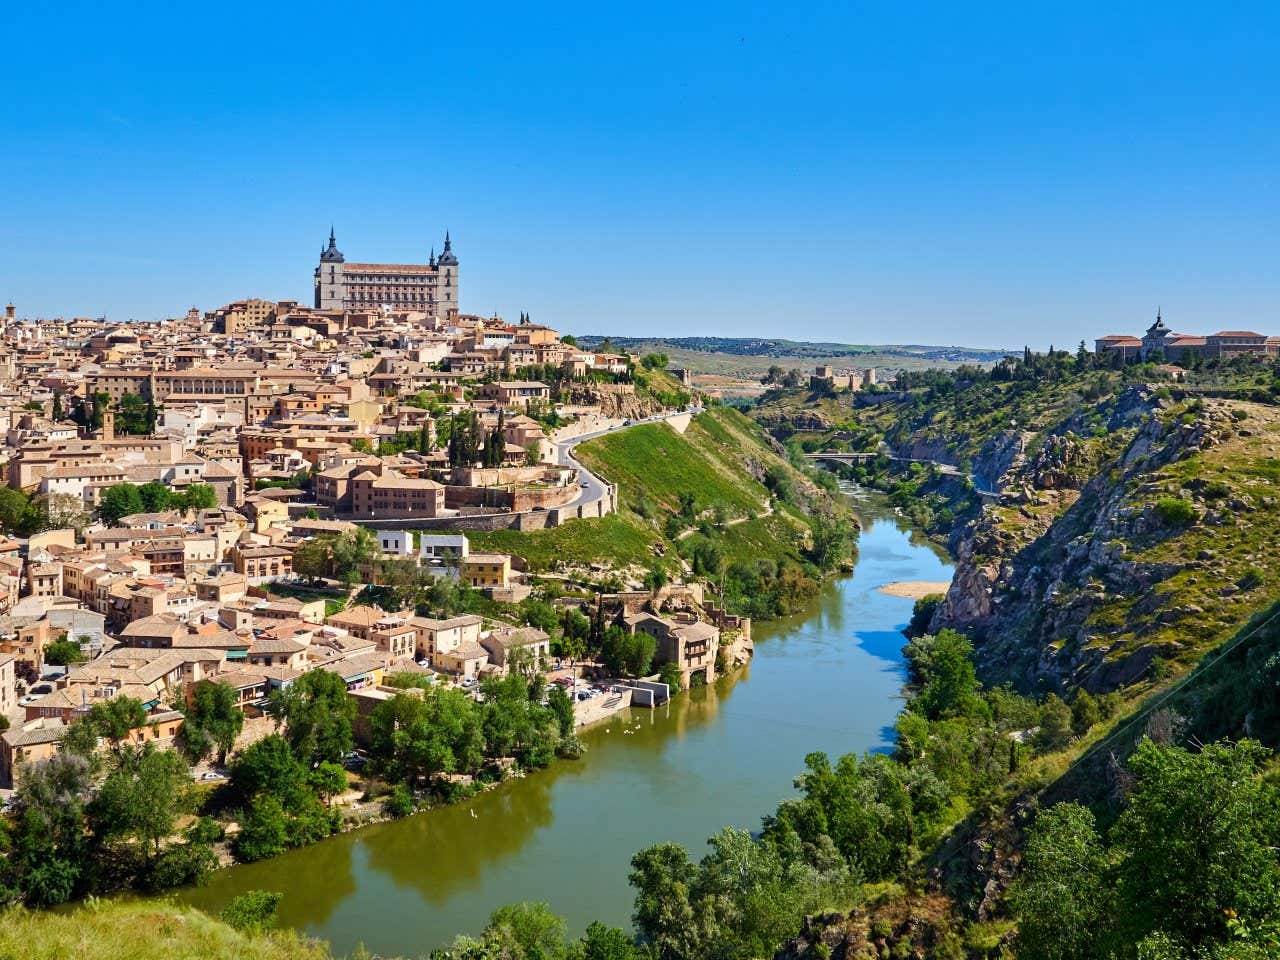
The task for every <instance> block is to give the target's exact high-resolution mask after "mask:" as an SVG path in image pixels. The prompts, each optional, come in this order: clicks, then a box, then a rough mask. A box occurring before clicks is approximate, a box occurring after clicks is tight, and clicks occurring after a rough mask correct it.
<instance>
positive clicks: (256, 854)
mask: <svg viewBox="0 0 1280 960" xmlns="http://www.w3.org/2000/svg"><path fill="white" fill-rule="evenodd" d="M288 844H289V835H288V824H287V821H286V818H285V813H284V807H283V806H282V805H281V803H280V800H279V799H278V798H276V797H274V796H272V795H271V794H264V795H262V796H260V797H256V798H255V799H254V800H253V801H252V803H250V804H249V808H248V809H247V810H246V811H245V814H244V816H243V817H242V818H241V820H240V832H239V833H238V834H236V839H235V852H236V856H237V857H238V858H239V859H240V860H243V861H245V862H246V863H248V862H252V861H254V860H265V859H266V858H267V857H274V856H278V855H279V854H281V853H284V851H285V849H286V848H287V847H288Z"/></svg>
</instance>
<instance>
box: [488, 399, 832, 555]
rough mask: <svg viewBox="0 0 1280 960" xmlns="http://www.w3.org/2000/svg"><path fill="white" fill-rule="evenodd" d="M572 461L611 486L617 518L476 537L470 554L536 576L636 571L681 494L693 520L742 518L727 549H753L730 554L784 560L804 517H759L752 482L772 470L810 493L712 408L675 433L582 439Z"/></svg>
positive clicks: (654, 429) (653, 427) (764, 505)
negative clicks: (575, 567) (508, 557)
mask: <svg viewBox="0 0 1280 960" xmlns="http://www.w3.org/2000/svg"><path fill="white" fill-rule="evenodd" d="M576 452H577V455H578V457H579V459H580V460H581V461H582V463H584V464H585V465H586V466H588V467H590V468H591V469H592V470H593V471H594V472H596V473H597V474H599V475H600V476H601V477H603V478H605V479H606V480H608V481H610V482H612V483H616V484H618V487H619V507H620V509H619V512H618V513H617V514H616V515H614V516H611V517H606V518H603V519H601V520H577V521H574V522H572V523H568V524H565V525H564V526H562V527H557V528H554V529H551V530H540V531H530V532H523V533H522V532H519V531H512V530H504V531H499V532H496V533H484V534H475V535H472V543H473V546H474V547H475V549H478V550H481V549H484V550H489V549H492V550H503V551H506V552H511V553H516V554H519V555H521V556H523V557H525V558H526V559H527V560H528V561H529V563H530V566H531V567H532V568H533V569H534V570H535V571H544V570H548V569H551V568H552V567H553V566H554V564H555V563H556V561H563V562H565V563H568V564H583V565H585V564H591V563H601V564H608V565H611V566H614V567H620V568H622V567H641V568H643V567H644V566H646V565H647V564H649V563H650V562H653V558H654V557H655V556H656V553H655V547H656V546H657V545H660V544H663V543H664V536H663V527H664V525H665V522H666V520H667V518H668V517H670V516H673V515H675V514H676V512H677V511H678V510H679V508H680V494H681V492H682V491H690V492H692V493H693V494H694V497H695V499H696V503H697V508H698V509H699V510H701V511H714V510H715V508H717V507H719V508H722V511H723V515H724V517H725V518H726V519H729V520H735V519H743V518H748V519H747V522H744V523H738V524H734V525H731V526H726V527H725V528H724V533H725V538H726V542H727V543H729V544H734V545H736V544H746V543H748V542H751V543H752V544H753V546H752V547H745V546H744V547H742V548H741V549H739V548H737V547H734V553H735V554H736V553H741V554H743V555H746V554H748V553H749V551H750V549H761V550H764V551H765V552H766V553H769V554H785V555H791V554H792V553H794V551H795V544H796V543H797V541H798V540H799V538H800V537H801V536H803V534H804V521H803V518H802V517H801V516H800V514H798V513H796V512H793V511H790V510H788V511H786V513H785V515H783V514H782V513H781V512H780V513H779V514H775V515H774V516H768V517H762V516H761V515H762V514H764V513H765V512H766V510H768V509H769V503H770V497H769V491H768V490H766V489H765V487H764V485H763V484H762V483H760V482H759V481H758V480H756V479H755V477H754V476H753V473H755V474H760V473H762V472H763V470H764V469H766V468H769V467H774V468H776V469H780V470H783V471H785V472H786V473H787V474H788V475H789V476H791V477H792V480H793V483H795V484H796V485H797V486H799V487H809V486H811V484H810V483H809V481H808V480H806V479H805V478H804V477H803V476H802V475H800V474H799V473H798V472H797V471H795V470H794V469H793V468H792V467H791V465H790V464H789V463H788V462H787V461H786V460H785V459H784V458H783V457H781V456H779V455H778V454H777V453H776V452H775V451H774V450H773V449H772V448H771V447H770V446H769V445H768V443H767V441H766V440H765V439H764V437H763V436H762V431H761V430H760V428H759V427H758V426H757V425H756V424H754V423H752V422H751V421H750V420H748V419H747V418H746V417H744V416H742V414H740V413H738V412H737V411H736V410H732V409H730V408H727V407H716V408H713V409H711V410H708V411H706V412H705V413H701V414H699V415H697V416H696V417H695V418H694V419H693V422H692V423H691V424H690V426H689V428H688V430H686V431H685V433H683V434H680V433H678V432H677V431H676V430H674V429H673V428H672V427H670V426H668V425H667V424H665V423H652V424H642V425H640V426H636V427H631V428H629V429H626V430H621V431H618V432H617V433H614V434H610V435H608V436H604V437H600V438H598V439H595V440H589V441H587V442H586V443H583V444H581V445H580V446H579V447H577V448H576ZM642 514H643V515H642ZM749 518H759V519H749ZM667 546H669V544H668V545H667ZM658 549H663V551H664V553H665V559H664V560H662V561H661V563H662V564H663V565H666V566H671V565H672V564H673V563H674V560H673V557H674V552H673V551H671V550H669V549H665V548H664V547H658ZM758 555H759V554H757V556H758Z"/></svg>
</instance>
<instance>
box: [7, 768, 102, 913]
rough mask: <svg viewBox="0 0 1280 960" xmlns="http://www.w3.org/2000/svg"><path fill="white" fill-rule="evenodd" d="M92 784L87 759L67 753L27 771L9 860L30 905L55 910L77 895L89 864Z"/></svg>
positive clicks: (24, 770)
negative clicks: (88, 817)
mask: <svg viewBox="0 0 1280 960" xmlns="http://www.w3.org/2000/svg"><path fill="white" fill-rule="evenodd" d="M91 782H92V767H91V765H90V763H89V761H88V760H87V759H86V758H85V757H84V756H82V755H80V754H78V753H73V752H69V751H65V750H64V751H63V752H62V753H59V754H55V755H54V756H52V757H50V758H49V759H48V760H44V761H41V762H39V763H34V764H28V765H26V766H25V767H24V768H23V776H22V791H21V792H20V793H19V794H18V802H19V806H18V818H17V823H16V825H15V827H14V834H13V844H12V850H11V851H10V853H9V855H8V857H7V861H8V866H9V868H10V872H11V874H12V876H13V880H14V881H15V882H16V886H17V888H18V890H19V891H20V892H21V894H22V896H23V899H25V900H26V901H27V902H28V903H32V904H35V905H37V906H51V905H53V904H58V903H66V902H67V901H68V900H70V899H71V897H72V896H73V895H74V894H75V892H76V889H77V887H78V885H79V883H80V880H81V876H82V873H83V871H84V869H85V865H86V858H87V849H86V847H87V842H88V830H87V828H86V806H87V804H88V801H89V796H90V789H91Z"/></svg>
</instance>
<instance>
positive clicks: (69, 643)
mask: <svg viewBox="0 0 1280 960" xmlns="http://www.w3.org/2000/svg"><path fill="white" fill-rule="evenodd" d="M84 661H85V655H84V651H83V650H81V649H80V644H78V643H76V642H75V641H74V640H55V641H53V643H51V644H49V645H48V646H47V647H45V648H44V662H45V663H47V664H50V665H51V666H55V667H65V666H66V665H67V664H69V663H83V662H84Z"/></svg>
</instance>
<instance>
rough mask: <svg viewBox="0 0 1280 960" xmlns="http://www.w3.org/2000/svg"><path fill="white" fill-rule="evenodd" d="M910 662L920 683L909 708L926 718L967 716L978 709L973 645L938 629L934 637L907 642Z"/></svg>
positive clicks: (979, 706)
mask: <svg viewBox="0 0 1280 960" xmlns="http://www.w3.org/2000/svg"><path fill="white" fill-rule="evenodd" d="M907 649H908V655H909V656H912V652H913V651H914V652H916V653H917V654H919V655H918V656H912V660H911V665H912V669H913V671H915V673H916V679H917V680H918V681H919V682H920V692H919V693H918V694H917V696H916V698H915V700H914V703H913V709H916V710H918V711H919V712H920V713H922V714H923V715H924V716H926V717H928V718H929V719H930V720H939V719H942V718H944V717H955V716H967V715H969V714H972V713H973V712H974V711H975V710H978V709H980V708H981V700H980V698H979V697H978V679H977V673H976V672H975V670H974V667H973V644H972V643H970V641H969V638H968V637H966V636H965V635H964V634H962V633H959V632H958V631H955V630H950V629H946V630H940V631H938V634H937V635H936V636H934V637H921V638H919V639H918V640H913V641H912V642H911V644H909V645H908V648H907Z"/></svg>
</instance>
